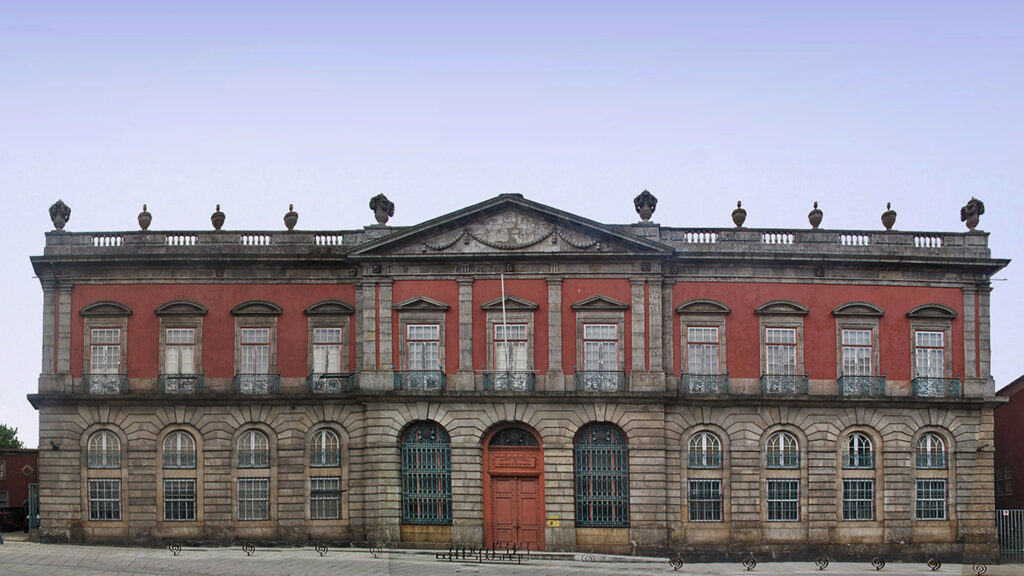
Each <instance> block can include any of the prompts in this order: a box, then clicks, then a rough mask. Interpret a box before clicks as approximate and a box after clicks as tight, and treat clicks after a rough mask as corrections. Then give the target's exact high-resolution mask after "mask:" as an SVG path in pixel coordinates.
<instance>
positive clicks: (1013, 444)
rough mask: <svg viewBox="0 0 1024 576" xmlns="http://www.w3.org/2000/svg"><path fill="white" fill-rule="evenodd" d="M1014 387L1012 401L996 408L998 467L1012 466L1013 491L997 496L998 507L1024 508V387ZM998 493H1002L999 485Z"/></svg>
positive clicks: (1010, 399) (996, 461) (1009, 396)
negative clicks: (1006, 494)
mask: <svg viewBox="0 0 1024 576" xmlns="http://www.w3.org/2000/svg"><path fill="white" fill-rule="evenodd" d="M1011 386H1017V388H1016V389H1013V390H1012V391H1011V392H1010V393H1009V394H1008V395H1007V397H1008V398H1009V402H1008V403H1006V404H1003V405H1002V406H999V407H997V408H996V409H995V441H996V446H995V450H996V454H995V469H996V470H1003V466H1005V465H1006V464H1009V465H1010V466H1011V470H1012V476H1013V494H1011V495H1008V496H997V497H996V508H1024V393H1021V390H1024V387H1020V386H1019V384H1018V383H1016V382H1015V383H1014V384H1011ZM1003 394H1005V392H1002V391H1001V392H1000V395H1003ZM996 492H997V493H999V492H1001V490H1000V489H999V487H998V486H997V487H996Z"/></svg>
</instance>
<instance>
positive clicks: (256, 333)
mask: <svg viewBox="0 0 1024 576" xmlns="http://www.w3.org/2000/svg"><path fill="white" fill-rule="evenodd" d="M268 343H270V328H242V344H268Z"/></svg>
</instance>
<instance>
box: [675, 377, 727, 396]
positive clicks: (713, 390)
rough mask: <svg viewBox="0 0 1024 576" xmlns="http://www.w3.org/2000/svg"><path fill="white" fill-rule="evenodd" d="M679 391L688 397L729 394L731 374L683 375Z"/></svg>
mask: <svg viewBox="0 0 1024 576" xmlns="http://www.w3.org/2000/svg"><path fill="white" fill-rule="evenodd" d="M679 391H680V392H681V393H682V394H683V395H686V396H698V395H709V396H711V395H717V394H728V393H729V372H728V371H726V373H725V374H683V375H682V379H681V380H680V387H679Z"/></svg>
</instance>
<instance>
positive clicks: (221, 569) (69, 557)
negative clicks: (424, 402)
mask: <svg viewBox="0 0 1024 576" xmlns="http://www.w3.org/2000/svg"><path fill="white" fill-rule="evenodd" d="M591 558H593V559H591ZM972 568H973V567H971V566H961V565H959V564H946V565H943V566H942V567H941V568H940V569H939V570H938V571H936V572H932V571H930V570H929V569H928V568H927V567H926V566H925V565H924V564H901V563H889V564H887V565H886V566H885V568H884V569H883V570H882V571H881V572H876V571H875V570H874V569H873V568H872V567H871V566H870V565H869V564H866V563H864V564H856V563H849V562H834V563H832V564H830V565H829V566H828V567H827V568H826V569H825V570H824V571H819V570H818V567H817V566H815V565H814V564H813V563H811V562H763V563H759V564H758V565H757V566H756V567H754V569H753V570H752V571H749V572H748V571H747V570H746V569H745V568H744V567H743V566H741V565H740V564H739V563H733V564H724V563H723V564H685V565H683V566H682V567H681V568H680V569H679V570H678V571H675V570H673V568H672V567H671V566H670V565H669V563H668V562H667V560H666V559H661V558H628V557H616V556H600V555H599V556H596V557H591V556H590V555H582V554H577V555H573V554H565V555H563V556H562V558H560V559H538V558H536V557H534V558H531V559H530V560H529V561H528V562H526V563H524V564H521V565H516V564H507V563H501V564H498V563H493V564H491V563H483V564H480V563H476V562H446V561H439V560H437V559H435V557H434V553H433V552H431V553H426V552H414V551H409V550H401V551H389V552H384V553H382V554H380V557H379V558H374V556H373V555H372V554H371V553H370V552H369V551H367V550H363V549H354V548H344V549H331V550H329V551H328V552H327V554H326V555H325V556H323V557H321V556H320V555H319V554H318V553H317V552H316V550H314V549H313V548H311V547H309V548H257V549H256V551H255V552H254V553H253V555H252V556H246V554H245V553H244V552H243V551H242V549H241V548H239V547H236V548H185V549H183V550H182V551H181V553H180V555H178V556H174V555H173V554H172V553H171V552H169V551H168V550H166V549H155V548H122V547H109V546H72V545H64V544H37V543H32V542H24V541H16V540H15V541H11V540H10V539H8V541H7V543H6V544H5V545H2V546H0V576H93V575H97V576H98V575H101V574H102V575H118V576H143V575H145V576H156V575H165V574H168V575H169V574H175V575H189V576H191V575H196V576H199V575H206V574H210V575H217V576H236V575H237V576H255V575H264V574H266V575H272V576H276V575H288V576H304V575H309V576H320V575H324V576H327V575H330V576H337V575H348V574H352V575H359V576H362V575H378V574H379V575H395V576H399V575H409V576H435V575H437V576H455V575H480V576H490V575H502V576H505V575H517V574H531V575H538V574H543V575H579V574H586V575H587V576H632V575H634V574H637V575H647V574H663V575H668V574H678V575H684V574H687V575H690V574H714V575H741V574H742V575H751V574H782V575H786V576H801V575H811V574H817V575H821V574H826V573H827V574H920V575H924V574H945V575H950V574H969V575H970V574H975V571H974V570H973V569H972ZM987 568H988V569H987V574H988V575H990V576H999V575H1003V574H1012V575H1017V576H1024V566H989V567H987Z"/></svg>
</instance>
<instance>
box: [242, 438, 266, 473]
mask: <svg viewBox="0 0 1024 576" xmlns="http://www.w3.org/2000/svg"><path fill="white" fill-rule="evenodd" d="M238 467H239V468H270V442H268V441H267V435H266V434H264V433H263V432H260V431H259V430H246V431H245V432H243V433H242V435H241V436H239V437H238Z"/></svg>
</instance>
